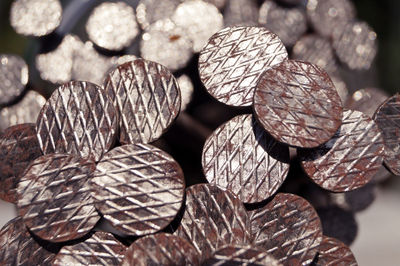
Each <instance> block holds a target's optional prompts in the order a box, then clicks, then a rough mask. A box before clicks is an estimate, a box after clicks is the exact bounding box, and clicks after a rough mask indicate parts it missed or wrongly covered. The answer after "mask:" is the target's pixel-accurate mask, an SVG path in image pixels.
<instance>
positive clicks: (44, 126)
mask: <svg viewBox="0 0 400 266" xmlns="http://www.w3.org/2000/svg"><path fill="white" fill-rule="evenodd" d="M117 127H118V115H117V112H116V110H115V108H114V106H113V105H112V102H111V100H110V99H109V98H108V97H107V95H106V93H105V91H104V90H102V89H101V88H100V87H98V86H97V85H95V84H92V83H89V82H83V81H71V82H69V83H66V84H64V85H62V86H61V87H59V88H58V89H57V90H56V91H54V92H53V94H52V95H51V97H50V98H49V99H48V101H47V102H46V104H45V105H44V106H43V108H42V110H41V111H40V114H39V116H38V119H37V122H36V131H37V137H38V140H39V144H40V148H41V149H42V151H43V153H44V154H50V153H55V152H57V153H72V154H77V155H79V156H81V157H92V158H94V159H95V160H96V161H98V160H99V159H100V158H101V156H102V155H103V153H105V152H107V151H108V150H109V149H110V148H111V146H112V145H113V144H114V141H115V137H116V136H115V135H116V132H117Z"/></svg>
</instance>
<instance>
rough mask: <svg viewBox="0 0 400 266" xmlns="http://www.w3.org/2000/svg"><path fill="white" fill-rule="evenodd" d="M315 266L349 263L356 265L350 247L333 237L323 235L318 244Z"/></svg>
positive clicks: (351, 265) (350, 265)
mask: <svg viewBox="0 0 400 266" xmlns="http://www.w3.org/2000/svg"><path fill="white" fill-rule="evenodd" d="M314 265H316V266H333V265H349V266H357V265H358V264H357V261H356V258H355V257H354V255H353V252H351V250H350V248H349V247H348V246H346V245H345V244H344V243H342V242H341V241H339V240H337V239H336V238H333V237H328V236H323V238H322V242H321V244H320V245H319V250H318V256H317V262H316V263H315V264H314Z"/></svg>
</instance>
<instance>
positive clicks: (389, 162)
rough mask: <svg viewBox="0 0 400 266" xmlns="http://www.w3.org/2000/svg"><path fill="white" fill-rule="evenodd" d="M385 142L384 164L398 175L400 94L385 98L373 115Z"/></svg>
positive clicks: (399, 157)
mask: <svg viewBox="0 0 400 266" xmlns="http://www.w3.org/2000/svg"><path fill="white" fill-rule="evenodd" d="M374 120H375V123H376V124H377V125H378V127H379V128H380V130H381V131H382V136H383V141H384V144H385V156H384V162H385V166H386V167H387V168H388V169H389V170H390V172H392V173H393V174H394V175H400V94H396V95H394V96H392V97H390V98H389V99H387V100H386V101H385V102H384V103H382V104H381V106H380V107H379V108H378V109H377V111H376V113H375V115H374Z"/></svg>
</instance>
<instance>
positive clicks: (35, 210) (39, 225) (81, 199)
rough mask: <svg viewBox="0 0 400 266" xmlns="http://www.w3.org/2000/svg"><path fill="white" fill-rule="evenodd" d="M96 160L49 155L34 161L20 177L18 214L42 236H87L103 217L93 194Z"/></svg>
mask: <svg viewBox="0 0 400 266" xmlns="http://www.w3.org/2000/svg"><path fill="white" fill-rule="evenodd" d="M95 167H96V166H95V163H94V162H93V161H91V160H86V159H81V158H80V157H78V156H75V155H67V154H49V155H44V156H42V157H39V158H38V159H36V160H35V161H33V162H32V163H31V164H30V166H29V168H28V169H27V171H26V172H25V175H24V176H23V177H22V178H21V180H20V182H19V184H18V188H17V193H18V196H19V199H18V204H17V206H18V214H19V215H20V216H21V217H22V218H23V221H24V223H25V224H26V226H27V227H28V228H29V229H30V231H31V232H32V233H33V234H35V235H36V236H38V237H40V238H41V239H45V240H47V241H51V242H64V241H68V240H73V239H77V238H80V237H82V236H84V235H86V234H87V233H88V232H89V231H90V230H92V229H93V227H94V226H95V225H96V223H97V222H98V220H99V219H100V216H99V214H98V213H97V212H96V209H95V207H94V204H93V200H92V198H91V197H90V186H89V184H88V181H89V179H90V178H91V177H92V174H93V171H94V170H95Z"/></svg>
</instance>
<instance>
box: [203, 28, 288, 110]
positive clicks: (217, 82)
mask: <svg viewBox="0 0 400 266" xmlns="http://www.w3.org/2000/svg"><path fill="white" fill-rule="evenodd" d="M287 57H288V54H287V51H286V48H285V46H284V45H283V43H282V42H281V41H280V40H279V38H278V37H277V36H276V35H275V34H274V33H272V32H270V31H268V30H267V29H265V28H262V27H242V26H238V27H228V28H225V29H223V30H221V31H219V32H218V33H216V34H214V35H213V36H212V37H211V38H210V40H209V41H208V43H207V45H206V46H205V47H204V48H203V50H202V51H201V53H200V57H199V72H200V79H201V81H202V82H203V84H204V86H205V87H206V89H207V91H208V92H209V93H210V94H211V95H212V96H213V97H214V98H216V99H217V100H218V101H220V102H222V103H225V104H228V105H233V106H250V105H252V104H253V95H254V88H255V86H256V85H257V82H258V80H259V78H260V76H261V74H262V73H263V72H264V71H265V70H268V69H269V68H271V67H273V66H275V65H277V64H279V63H281V62H282V61H285V60H287Z"/></svg>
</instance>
